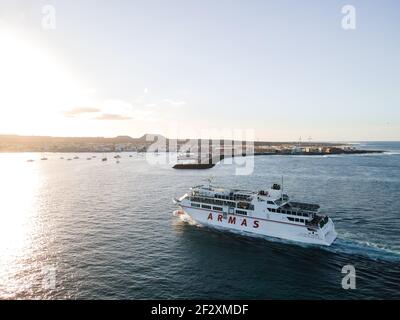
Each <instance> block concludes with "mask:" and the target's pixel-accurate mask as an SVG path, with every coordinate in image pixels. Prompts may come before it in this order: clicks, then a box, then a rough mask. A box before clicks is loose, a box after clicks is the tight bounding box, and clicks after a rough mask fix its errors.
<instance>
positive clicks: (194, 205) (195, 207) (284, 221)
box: [174, 184, 337, 246]
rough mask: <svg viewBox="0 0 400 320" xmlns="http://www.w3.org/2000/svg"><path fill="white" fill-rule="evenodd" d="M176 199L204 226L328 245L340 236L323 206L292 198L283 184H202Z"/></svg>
mask: <svg viewBox="0 0 400 320" xmlns="http://www.w3.org/2000/svg"><path fill="white" fill-rule="evenodd" d="M174 202H175V203H176V204H177V205H178V206H179V207H180V210H179V211H178V213H180V214H186V215H188V216H189V217H190V218H191V219H192V220H194V221H195V222H197V223H199V224H201V225H206V226H211V227H218V228H225V229H229V230H235V231H244V232H249V233H255V234H259V235H265V236H269V237H274V238H280V239H285V240H291V241H297V242H303V243H309V244H316V245H325V246H329V245H331V244H332V243H333V242H334V240H335V239H336V237H337V232H336V231H335V226H334V224H333V222H332V220H331V218H329V217H328V216H327V215H324V214H321V213H320V212H319V209H320V206H319V205H317V204H310V203H304V202H294V201H291V200H290V199H289V196H288V195H287V194H284V193H283V190H282V189H281V186H280V185H279V184H274V185H273V186H272V187H271V188H270V189H268V190H261V191H257V192H252V191H247V190H238V189H228V188H223V187H216V186H212V185H211V184H210V185H200V186H196V187H193V188H190V191H189V192H188V193H186V194H185V195H183V196H182V197H181V198H179V199H174Z"/></svg>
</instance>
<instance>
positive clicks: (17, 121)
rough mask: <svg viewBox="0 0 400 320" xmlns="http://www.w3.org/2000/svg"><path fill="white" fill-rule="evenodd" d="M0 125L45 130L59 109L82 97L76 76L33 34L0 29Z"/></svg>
mask: <svg viewBox="0 0 400 320" xmlns="http://www.w3.org/2000/svg"><path fill="white" fill-rule="evenodd" d="M0 70H1V71H0V92H1V94H0V128H1V131H2V132H3V133H4V132H9V133H19V134H36V133H37V132H46V131H49V132H51V130H46V129H51V127H54V126H55V125H57V121H59V120H60V112H61V111H62V110H64V109H65V108H68V107H70V106H71V105H74V104H76V103H79V101H82V100H83V99H84V97H83V96H84V92H83V88H84V86H83V85H82V83H81V81H80V79H79V78H78V77H76V75H74V74H73V73H72V72H71V70H70V68H68V67H67V66H66V65H65V64H64V63H63V61H62V60H61V59H59V58H57V56H56V55H55V54H54V53H52V52H51V51H50V50H48V49H47V48H46V47H45V46H44V45H41V44H40V43H39V42H38V41H36V42H35V40H34V37H33V36H28V35H27V34H21V33H18V32H15V31H13V30H9V29H5V28H3V29H0Z"/></svg>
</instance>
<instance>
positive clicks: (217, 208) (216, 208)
mask: <svg viewBox="0 0 400 320" xmlns="http://www.w3.org/2000/svg"><path fill="white" fill-rule="evenodd" d="M213 210H216V211H222V208H221V207H213Z"/></svg>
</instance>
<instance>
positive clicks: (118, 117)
mask: <svg viewBox="0 0 400 320" xmlns="http://www.w3.org/2000/svg"><path fill="white" fill-rule="evenodd" d="M94 119H96V120H129V119H132V118H131V117H128V116H124V115H120V114H112V113H103V114H102V115H99V116H97V117H95V118H94Z"/></svg>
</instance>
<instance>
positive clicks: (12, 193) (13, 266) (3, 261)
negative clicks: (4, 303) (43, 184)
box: [0, 154, 40, 297]
mask: <svg viewBox="0 0 400 320" xmlns="http://www.w3.org/2000/svg"><path fill="white" fill-rule="evenodd" d="M24 157H26V155H19V156H16V155H15V154H2V155H1V157H0V177H1V179H0V194H1V204H0V297H8V296H11V297H12V296H13V295H14V294H15V293H16V292H18V291H20V289H21V288H18V286H21V285H22V284H21V283H19V282H18V281H16V279H15V277H16V275H17V274H19V273H21V272H23V270H22V268H23V265H24V263H21V261H25V262H28V263H29V262H31V261H30V259H31V251H32V250H33V249H34V248H32V246H33V243H34V241H32V239H33V238H34V237H35V235H36V233H37V228H38V224H37V221H38V219H37V218H38V217H37V215H38V210H37V206H36V199H37V192H38V187H39V183H40V175H39V172H38V167H37V165H29V166H27V165H26V164H27V163H26V162H25V161H24V160H22V158H24ZM25 285H26V284H25Z"/></svg>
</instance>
